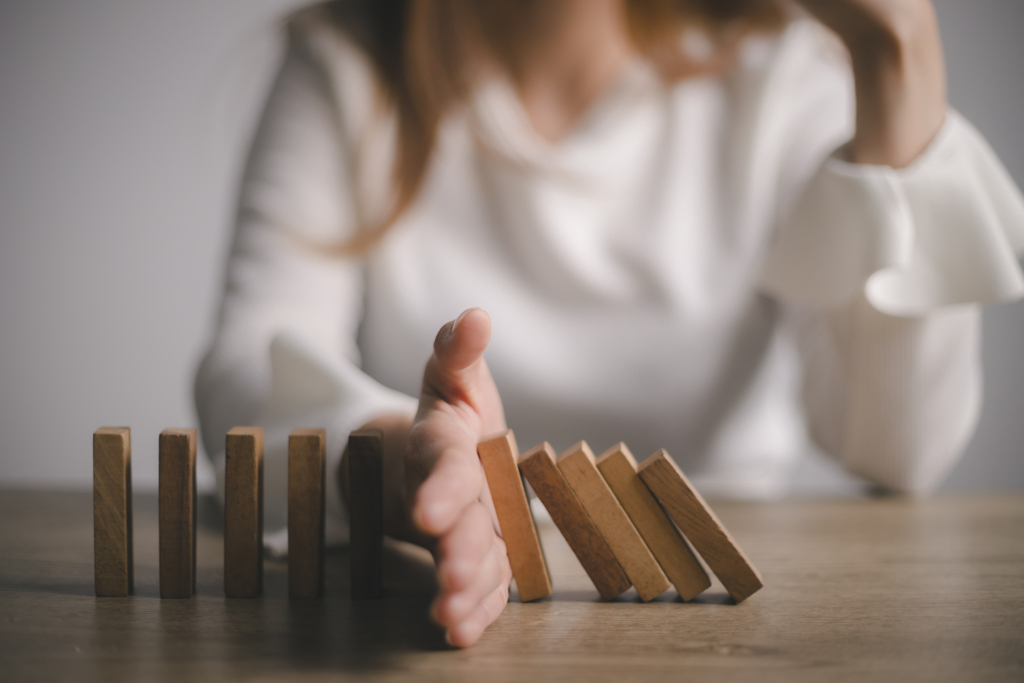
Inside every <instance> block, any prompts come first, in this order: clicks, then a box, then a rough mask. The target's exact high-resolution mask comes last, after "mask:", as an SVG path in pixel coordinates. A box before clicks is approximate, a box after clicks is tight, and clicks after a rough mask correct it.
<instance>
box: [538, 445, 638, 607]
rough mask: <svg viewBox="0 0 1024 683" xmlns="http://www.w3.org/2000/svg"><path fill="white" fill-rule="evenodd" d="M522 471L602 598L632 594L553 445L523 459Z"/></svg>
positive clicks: (545, 446)
mask: <svg viewBox="0 0 1024 683" xmlns="http://www.w3.org/2000/svg"><path fill="white" fill-rule="evenodd" d="M519 470H520V471H521V472H522V473H523V476H525V477H526V481H528V482H529V483H530V486H532V487H533V490H534V493H536V494H537V497H538V498H539V499H540V501H541V502H542V503H543V504H544V507H545V508H547V511H548V514H550V515H551V520H552V521H553V522H554V523H555V526H557V527H558V530H559V531H561V532H562V536H564V537H565V540H566V542H567V543H568V544H569V547H570V548H572V551H573V552H574V553H575V554H576V558H577V559H579V561H580V564H581V565H583V569H584V571H586V572H587V575H588V576H589V577H590V580H591V581H593V582H594V586H595V587H596V588H597V592H598V593H600V594H601V597H603V598H604V599H605V600H611V599H612V598H615V597H617V596H619V595H621V594H622V593H624V592H626V591H627V590H629V586H630V582H629V579H628V578H627V577H626V573H625V572H624V571H622V567H621V565H619V561H618V560H617V559H615V554H614V553H612V550H611V548H609V547H608V543H607V542H606V541H605V539H604V538H603V537H602V536H601V532H600V531H598V529H597V527H596V526H595V525H594V522H593V520H591V519H590V516H589V515H587V511H586V510H584V509H583V506H582V505H581V504H580V501H579V499H578V498H577V497H576V494H575V493H573V491H572V488H571V487H570V486H569V483H568V482H566V480H565V477H564V476H562V472H561V471H560V470H559V469H558V465H556V464H555V452H554V451H553V450H552V449H551V445H550V444H548V443H547V442H546V441H545V442H544V443H542V444H541V445H539V446H536V447H534V448H532V449H530V450H529V451H527V452H526V453H525V454H524V455H523V456H522V457H521V458H519Z"/></svg>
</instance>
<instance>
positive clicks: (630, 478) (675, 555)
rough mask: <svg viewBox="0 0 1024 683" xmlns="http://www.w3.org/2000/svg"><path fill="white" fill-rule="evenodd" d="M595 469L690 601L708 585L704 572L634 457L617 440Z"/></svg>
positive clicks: (664, 568)
mask: <svg viewBox="0 0 1024 683" xmlns="http://www.w3.org/2000/svg"><path fill="white" fill-rule="evenodd" d="M597 469H598V470H599V471H600V472H601V476H602V477H604V480H605V481H606V482H608V486H609V487H610V488H611V490H612V493H614V494H615V497H616V498H618V500H619V503H620V504H621V505H622V509H623V510H625V511H626V514H627V515H629V519H630V520H631V521H632V522H633V526H635V527H636V530H637V531H638V532H639V533H640V536H642V537H643V539H644V542H646V543H647V547H648V548H650V549H651V553H653V554H654V559H656V560H657V561H658V564H660V565H661V568H662V569H663V570H664V572H665V575H666V576H668V579H669V581H671V582H672V584H673V585H674V586H675V587H676V590H677V591H678V592H679V596H680V597H681V598H682V599H683V600H692V599H693V598H695V597H696V596H698V595H700V594H701V593H703V592H704V591H705V590H707V589H708V588H709V587H710V586H711V580H710V579H709V578H708V575H707V572H705V571H704V567H702V566H701V565H700V562H699V561H698V560H697V558H696V557H694V555H693V551H692V550H690V546H688V545H687V544H686V541H685V540H683V537H682V536H681V535H680V534H679V531H678V530H677V529H676V527H675V526H674V525H673V524H672V522H671V520H669V518H668V515H666V514H665V511H664V510H662V509H661V506H660V505H659V504H658V501H657V500H655V499H654V496H653V495H651V491H650V489H648V488H647V485H646V484H644V482H643V481H642V480H641V479H640V475H638V474H637V472H636V470H637V464H636V460H635V459H634V458H633V454H632V453H630V452H629V449H628V448H626V444H624V443H618V444H616V445H614V446H612V447H611V448H609V449H608V450H607V451H605V452H604V453H602V454H601V455H600V457H598V459H597Z"/></svg>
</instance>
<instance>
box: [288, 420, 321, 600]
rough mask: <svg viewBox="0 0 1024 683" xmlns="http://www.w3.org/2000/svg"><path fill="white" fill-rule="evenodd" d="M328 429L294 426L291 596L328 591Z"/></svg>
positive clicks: (291, 441)
mask: <svg viewBox="0 0 1024 683" xmlns="http://www.w3.org/2000/svg"><path fill="white" fill-rule="evenodd" d="M326 447H327V432H326V431H324V430H323V429H303V428H299V429H293V430H292V433H291V434H290V435H289V436H288V597H290V598H318V597H320V596H322V595H323V594H324V521H325V519H324V515H325V510H326V507H325V502H326V501H325V494H326V490H327V489H326V486H327V478H326V474H327V472H326V467H327V460H326V451H325V449H326Z"/></svg>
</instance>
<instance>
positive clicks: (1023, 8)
mask: <svg viewBox="0 0 1024 683" xmlns="http://www.w3.org/2000/svg"><path fill="white" fill-rule="evenodd" d="M302 4H305V3H303V2H299V1H297V0H202V1H200V0H88V1H87V2H73V1H72V0H0V486H27V487H47V488H54V487H76V488H87V487H89V486H91V482H92V458H91V444H92V440H91V434H92V432H93V430H95V429H96V428H97V427H99V426H101V425H129V426H131V427H132V436H133V444H132V450H133V457H132V460H133V463H132V467H133V474H134V484H135V487H136V489H137V490H147V489H149V490H155V488H156V484H157V453H156V445H157V434H158V433H159V432H160V430H162V429H164V428H165V427H171V426H175V427H179V426H191V425H194V424H195V423H196V417H195V414H194V409H193V406H192V376H193V373H194V370H195V367H196V365H197V364H198V362H199V359H200V355H201V354H202V352H203V350H204V346H205V344H206V342H207V339H208V336H209V334H210V333H211V330H212V326H213V320H214V316H215V315H216V307H217V301H218V297H219V293H220V287H221V278H222V272H221V271H222V269H223V264H224V261H225V258H226V251H227V245H228V239H229V237H230V226H231V219H232V212H233V205H234V196H235V188H236V183H237V178H238V174H239V169H240V166H241V163H242V161H243V156H244V153H245V148H246V145H247V142H248V139H249V136H250V134H251V130H252V127H253V125H254V123H255V118H256V116H257V115H258V113H259V109H260V105H261V102H262V99H263V96H264V93H265V91H266V88H267V86H268V85H269V79H270V78H271V76H272V74H273V71H274V67H275V64H276V60H277V57H278V54H279V50H280V47H281V45H280V35H279V32H278V28H279V26H280V20H281V18H282V17H283V16H284V15H285V14H286V13H287V12H288V11H289V10H290V9H293V8H295V7H298V6H299V5H302ZM935 4H936V7H937V11H938V15H939V22H940V24H941V28H942V33H943V38H944V42H945V46H946V58H947V66H948V70H949V84H950V98H951V100H952V103H953V105H954V106H955V107H957V108H958V109H959V110H960V111H961V112H963V113H964V114H965V115H966V116H967V117H968V118H969V119H970V120H971V121H972V122H973V123H974V124H975V125H976V126H977V127H978V128H979V129H980V130H981V131H982V133H984V134H985V136H986V137H987V138H988V140H989V141H990V142H991V143H992V146H993V147H994V148H995V149H996V151H997V152H998V154H999V155H1000V157H1001V158H1002V160H1003V162H1004V163H1005V164H1006V165H1007V167H1008V168H1009V170H1010V172H1011V173H1012V174H1013V176H1014V178H1015V179H1016V181H1017V183H1018V184H1019V185H1024V133H1022V132H1021V121H1022V120H1024V119H1022V116H1024V77H1022V75H1021V72H1022V67H1024V40H1022V39H1021V34H1022V32H1024V2H1021V1H1020V0H972V1H971V2H965V1H964V0H937V2H936V3H935ZM984 320H985V322H984V335H985V336H984V356H985V382H986V386H985V408H984V412H983V415H982V419H981V424H980V427H979V429H978V432H977V434H976V436H975V438H974V440H973V442H972V443H971V445H970V447H969V449H968V452H967V454H966V456H965V457H964V459H963V461H962V462H961V463H960V464H959V465H958V466H957V468H956V470H955V471H954V472H953V474H952V475H951V476H950V478H949V480H948V481H947V482H946V483H945V484H944V486H943V489H944V490H957V491H967V490H969V491H977V490H1008V489H1010V490H1018V491H1020V490H1024V304H1022V303H1016V304H1012V305H1007V306H1001V307H997V308H992V309H988V310H986V312H985V319H984ZM199 474H200V479H201V485H203V486H205V487H210V486H211V485H212V476H211V472H210V470H209V468H208V467H203V468H201V470H200V473H199ZM837 481H838V477H837V475H836V473H835V471H834V468H830V467H829V466H828V465H827V464H824V463H822V462H819V461H815V462H810V463H808V466H807V467H806V468H805V473H804V474H803V475H802V476H801V479H800V482H799V486H798V487H797V488H798V490H799V491H801V492H803V493H814V492H816V491H831V490H840V489H842V488H843V487H842V486H839V485H838V484H837V483H836V482H837Z"/></svg>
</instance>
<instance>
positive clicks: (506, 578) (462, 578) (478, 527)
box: [405, 308, 512, 647]
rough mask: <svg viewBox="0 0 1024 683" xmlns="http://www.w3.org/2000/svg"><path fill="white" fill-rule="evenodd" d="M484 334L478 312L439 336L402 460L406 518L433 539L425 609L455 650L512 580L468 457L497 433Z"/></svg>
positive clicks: (496, 401) (490, 614) (500, 602)
mask: <svg viewBox="0 0 1024 683" xmlns="http://www.w3.org/2000/svg"><path fill="white" fill-rule="evenodd" d="M490 337H491V320H490V318H489V317H488V316H487V314H486V313H485V312H484V311H482V310H481V309H479V308H472V309H469V310H468V311H466V312H464V313H463V314H462V315H460V316H459V317H458V318H457V319H456V320H454V321H453V322H450V323H448V324H447V325H445V326H444V327H442V328H441V331H440V332H438V333H437V338H436V339H435V340H434V354H433V355H432V356H431V357H430V360H429V361H427V367H426V370H425V371H424V373H423V388H422V390H421V392H420V405H419V410H418V411H417V413H416V418H415V420H414V422H413V427H412V432H411V434H410V437H409V449H408V452H407V455H406V458H405V479H406V500H407V501H408V504H409V517H410V519H411V520H412V522H413V524H414V525H415V526H416V528H418V529H419V530H420V531H421V532H423V533H425V534H427V535H428V536H430V537H433V538H436V539H437V541H436V543H435V545H434V548H433V550H434V558H435V560H436V562H437V578H438V585H439V590H438V596H437V599H436V600H435V601H434V604H433V606H432V607H431V614H432V616H433V618H434V620H435V621H437V622H438V623H439V624H440V625H441V626H444V627H445V628H446V629H447V637H448V640H449V642H451V643H452V644H453V645H456V646H458V647H467V646H469V645H472V644H473V643H474V642H476V640H477V639H478V638H479V637H480V635H481V634H482V633H483V632H484V629H485V628H487V627H488V626H489V625H490V624H491V622H493V621H494V620H495V619H497V618H498V615H499V614H501V611H502V609H504V607H505V604H506V603H507V602H508V586H509V583H510V582H511V580H512V570H511V568H510V567H509V563H508V555H507V554H506V552H505V543H504V542H503V541H502V540H501V538H500V537H499V536H498V533H497V529H498V525H497V518H496V517H495V514H494V504H493V503H492V501H491V496H490V491H489V489H488V488H487V481H486V479H485V478H484V472H483V467H482V466H481V465H480V460H479V458H478V457H477V454H476V445H477V443H478V442H479V441H480V438H481V437H482V436H484V435H485V434H490V433H493V432H497V431H501V430H503V429H505V416H504V411H503V410H502V407H501V399H500V398H499V396H498V390H497V388H496V387H495V385H494V380H493V379H491V373H490V371H489V370H488V369H487V363H486V362H485V361H484V359H483V352H484V349H485V348H487V343H488V342H489V341H490Z"/></svg>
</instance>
